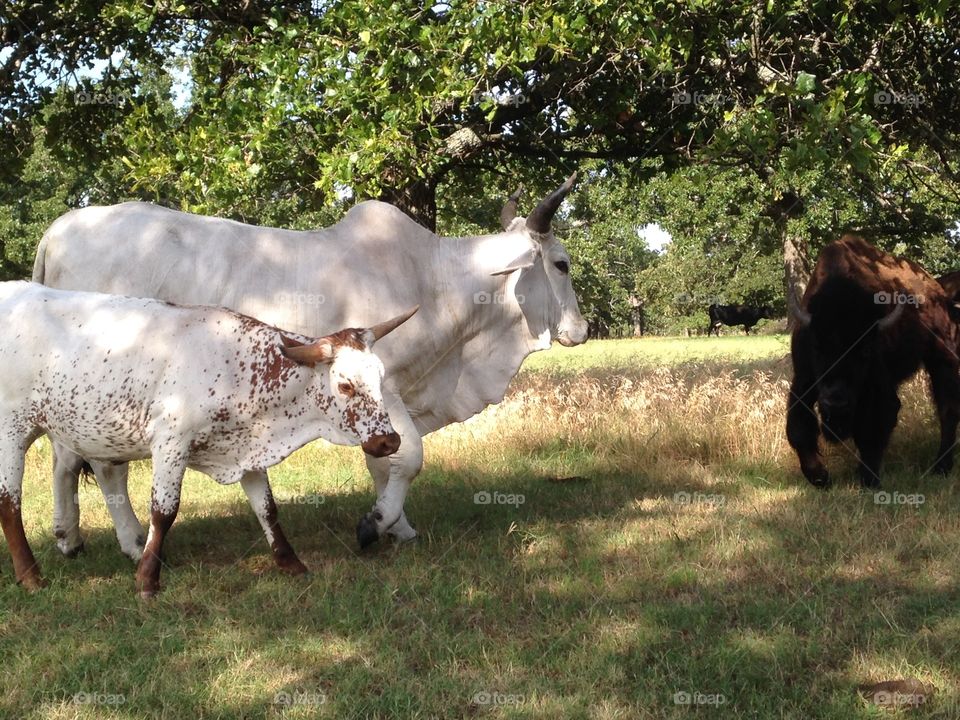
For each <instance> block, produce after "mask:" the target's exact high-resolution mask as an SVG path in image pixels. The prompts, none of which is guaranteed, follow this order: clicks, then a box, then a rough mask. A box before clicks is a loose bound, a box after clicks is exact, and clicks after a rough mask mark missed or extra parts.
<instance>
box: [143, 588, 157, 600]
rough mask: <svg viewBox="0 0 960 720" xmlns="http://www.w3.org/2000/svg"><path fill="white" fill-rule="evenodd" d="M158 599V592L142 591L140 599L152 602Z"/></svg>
mask: <svg viewBox="0 0 960 720" xmlns="http://www.w3.org/2000/svg"><path fill="white" fill-rule="evenodd" d="M156 597H157V591H156V590H141V591H140V599H141V600H146V601H150V600H154V599H156Z"/></svg>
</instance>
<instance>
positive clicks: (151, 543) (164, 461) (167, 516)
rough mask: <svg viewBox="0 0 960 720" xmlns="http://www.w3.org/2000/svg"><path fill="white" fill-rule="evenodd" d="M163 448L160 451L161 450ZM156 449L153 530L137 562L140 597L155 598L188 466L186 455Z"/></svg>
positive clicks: (171, 449)
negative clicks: (166, 543) (167, 539)
mask: <svg viewBox="0 0 960 720" xmlns="http://www.w3.org/2000/svg"><path fill="white" fill-rule="evenodd" d="M158 450H159V451H158ZM158 450H155V451H154V452H153V492H152V493H151V498H150V530H149V532H148V533H147V543H146V545H145V546H144V548H143V557H141V558H140V564H139V565H137V576H136V577H137V590H138V591H139V592H140V597H142V598H151V597H153V596H154V595H156V594H157V592H158V591H159V590H160V565H161V564H162V561H161V559H160V557H161V554H160V553H161V550H162V548H163V539H164V537H165V536H166V534H167V531H168V530H169V529H170V526H171V525H173V521H174V520H176V519H177V511H178V510H179V509H180V488H181V486H182V485H183V473H184V471H185V470H186V468H187V465H186V454H185V453H178V452H177V451H176V449H175V448H173V447H172V443H171V445H170V446H166V447H165V446H164V445H160V446H159V448H158Z"/></svg>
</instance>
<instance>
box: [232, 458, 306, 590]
mask: <svg viewBox="0 0 960 720" xmlns="http://www.w3.org/2000/svg"><path fill="white" fill-rule="evenodd" d="M240 485H241V487H243V491H244V492H245V493H246V495H247V499H248V500H249V501H250V507H251V508H253V512H254V513H255V514H256V516H257V520H259V521H260V527H261V528H263V533H264V535H266V536H267V542H269V543H270V549H271V550H272V551H273V559H274V561H275V562H276V563H277V566H278V567H279V568H280V569H281V570H283V571H284V572H285V573H289V574H291V575H302V574H304V573H306V572H307V566H306V565H304V564H303V563H302V562H300V558H298V557H297V554H296V552H294V550H293V548H292V547H291V546H290V543H289V542H287V538H286V536H285V535H284V534H283V529H282V528H281V527H280V521H279V520H278V519H277V504H276V502H274V499H273V493H272V492H271V490H270V481H269V480H268V478H267V474H266V473H263V472H251V473H246V474H245V475H244V476H243V477H242V478H241V479H240Z"/></svg>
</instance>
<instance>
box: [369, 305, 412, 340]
mask: <svg viewBox="0 0 960 720" xmlns="http://www.w3.org/2000/svg"><path fill="white" fill-rule="evenodd" d="M419 309H420V306H419V305H416V306H415V307H413V308H411V309H410V310H407V311H406V312H405V313H403V314H401V315H397V316H396V317H395V318H393V319H391V320H387V321H385V322H382V323H377V324H376V325H374V326H373V327H370V328H367V332H369V333H370V334H371V335H373V339H374V340H379V339H380V338H382V337H383V336H384V335H386V334H387V333H389V332H392V331H393V330H396V329H397V328H398V327H400V326H401V325H403V323H405V322H406V321H407V320H409V319H410V318H411V317H413V314H414V313H415V312H416V311H417V310H419Z"/></svg>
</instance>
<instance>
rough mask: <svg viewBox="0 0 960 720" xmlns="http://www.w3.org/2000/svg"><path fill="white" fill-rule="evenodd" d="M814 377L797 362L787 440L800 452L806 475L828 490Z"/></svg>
mask: <svg viewBox="0 0 960 720" xmlns="http://www.w3.org/2000/svg"><path fill="white" fill-rule="evenodd" d="M811 375H812V373H810V372H808V371H807V368H806V367H804V366H803V365H802V364H801V363H798V362H797V361H796V359H795V360H794V378H793V383H791V385H790V394H789V396H788V398H787V440H788V441H789V443H790V446H791V447H792V448H793V449H794V450H795V451H796V453H797V458H798V459H799V460H800V469H801V471H802V472H803V476H804V477H805V478H807V480H809V481H810V483H811V484H813V485H816V486H817V487H827V486H828V485H829V484H830V475H829V473H828V472H827V468H826V467H825V466H824V464H823V458H822V457H821V455H820V422H819V420H818V419H817V415H816V413H815V412H814V410H813V406H814V404H815V403H816V402H817V387H816V383H815V382H813V379H812V377H811Z"/></svg>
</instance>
